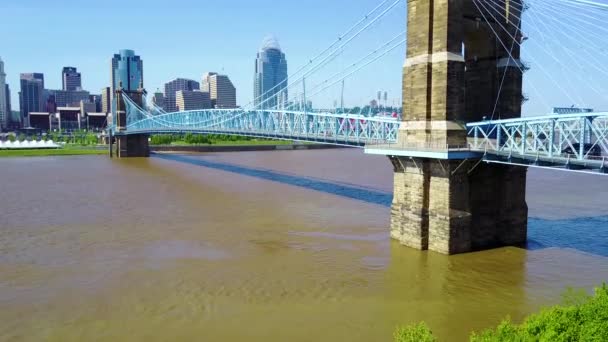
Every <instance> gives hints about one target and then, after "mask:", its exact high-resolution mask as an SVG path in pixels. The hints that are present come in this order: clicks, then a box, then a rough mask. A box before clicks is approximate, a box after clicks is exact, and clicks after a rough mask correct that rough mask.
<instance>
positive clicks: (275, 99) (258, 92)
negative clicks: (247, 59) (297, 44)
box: [253, 37, 288, 108]
mask: <svg viewBox="0 0 608 342" xmlns="http://www.w3.org/2000/svg"><path fill="white" fill-rule="evenodd" d="M287 82H288V79H287V59H286V58H285V54H284V53H283V52H282V51H281V46H280V45H279V42H278V41H277V39H276V38H274V37H267V38H266V39H264V42H263V43H262V47H261V48H260V51H259V52H258V54H257V58H256V60H255V75H254V85H253V89H254V90H253V96H254V104H255V106H256V107H260V108H276V107H278V108H281V107H284V106H285V104H286V103H287V96H288V93H287Z"/></svg>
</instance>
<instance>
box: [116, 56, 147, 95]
mask: <svg viewBox="0 0 608 342" xmlns="http://www.w3.org/2000/svg"><path fill="white" fill-rule="evenodd" d="M111 80H112V92H114V90H115V89H118V86H119V85H120V84H121V82H122V89H124V90H126V91H136V90H137V89H138V88H139V87H140V86H143V83H144V62H143V61H142V59H141V58H140V57H139V56H137V55H135V52H134V51H133V50H120V51H119V53H118V54H115V55H114V57H113V58H112V70H111ZM112 96H113V95H112Z"/></svg>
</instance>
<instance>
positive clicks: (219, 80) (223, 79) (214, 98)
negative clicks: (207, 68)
mask: <svg viewBox="0 0 608 342" xmlns="http://www.w3.org/2000/svg"><path fill="white" fill-rule="evenodd" d="M201 89H202V91H206V92H208V93H209V96H210V98H211V108H236V88H235V87H234V85H233V84H232V82H231V81H230V79H229V78H228V76H226V75H219V74H218V73H215V72H208V73H206V74H205V75H203V82H202V88H201Z"/></svg>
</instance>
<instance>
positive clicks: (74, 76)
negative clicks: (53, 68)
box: [61, 67, 82, 91]
mask: <svg viewBox="0 0 608 342" xmlns="http://www.w3.org/2000/svg"><path fill="white" fill-rule="evenodd" d="M61 82H62V89H63V90H65V91H76V90H82V79H81V77H80V73H79V72H78V70H76V68H74V67H63V70H62V71H61Z"/></svg>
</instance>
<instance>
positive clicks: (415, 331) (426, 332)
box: [393, 322, 437, 342]
mask: <svg viewBox="0 0 608 342" xmlns="http://www.w3.org/2000/svg"><path fill="white" fill-rule="evenodd" d="M393 336H394V337H395V341H396V342H410V341H411V342H414V341H416V342H435V341H437V339H436V338H435V337H434V336H433V333H432V332H431V329H429V327H427V326H426V324H424V323H422V322H421V323H418V324H415V325H410V326H407V327H399V328H397V330H396V331H395V334H394V335H393Z"/></svg>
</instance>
